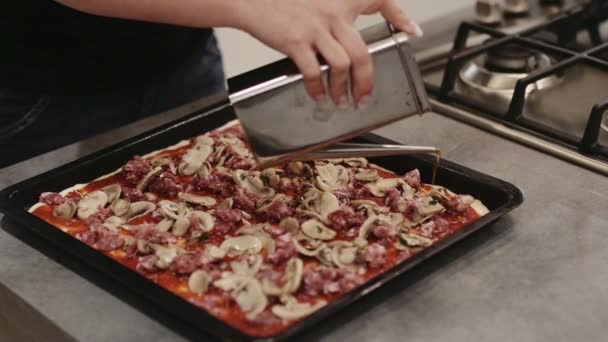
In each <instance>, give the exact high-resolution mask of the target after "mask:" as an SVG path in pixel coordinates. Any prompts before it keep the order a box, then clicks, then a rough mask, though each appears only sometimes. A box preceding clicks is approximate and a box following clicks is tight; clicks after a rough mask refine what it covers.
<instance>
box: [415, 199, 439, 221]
mask: <svg viewBox="0 0 608 342" xmlns="http://www.w3.org/2000/svg"><path fill="white" fill-rule="evenodd" d="M416 210H417V212H418V214H420V215H421V216H423V217H426V216H432V215H435V214H438V213H440V212H442V211H444V210H445V208H444V207H443V206H442V205H441V203H439V201H437V200H436V199H434V198H433V197H423V198H422V199H421V201H420V203H419V204H418V206H417V207H416Z"/></svg>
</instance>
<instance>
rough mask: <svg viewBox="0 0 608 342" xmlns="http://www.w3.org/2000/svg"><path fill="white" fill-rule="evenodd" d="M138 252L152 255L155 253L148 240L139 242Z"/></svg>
mask: <svg viewBox="0 0 608 342" xmlns="http://www.w3.org/2000/svg"><path fill="white" fill-rule="evenodd" d="M137 251H138V252H139V253H141V254H150V253H152V252H154V249H152V246H150V243H148V241H146V240H137Z"/></svg>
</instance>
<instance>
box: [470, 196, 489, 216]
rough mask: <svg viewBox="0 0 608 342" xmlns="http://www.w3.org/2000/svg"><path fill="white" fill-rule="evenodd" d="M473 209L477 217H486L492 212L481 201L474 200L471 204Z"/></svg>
mask: <svg viewBox="0 0 608 342" xmlns="http://www.w3.org/2000/svg"><path fill="white" fill-rule="evenodd" d="M471 208H473V210H475V212H476V213H477V215H479V217H482V216H485V215H487V214H489V213H490V210H489V209H488V207H486V206H485V205H484V204H483V203H481V201H480V200H474V201H473V202H472V203H471Z"/></svg>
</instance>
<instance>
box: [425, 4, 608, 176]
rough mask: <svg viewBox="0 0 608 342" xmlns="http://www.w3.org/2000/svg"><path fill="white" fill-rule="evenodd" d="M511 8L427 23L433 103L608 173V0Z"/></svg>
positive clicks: (482, 7) (483, 8)
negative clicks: (436, 28) (439, 28)
mask: <svg viewBox="0 0 608 342" xmlns="http://www.w3.org/2000/svg"><path fill="white" fill-rule="evenodd" d="M502 6H503V7H501V6H500V5H498V2H497V1H495V0H493V1H489V0H479V1H478V2H477V7H476V10H475V9H471V10H470V11H466V12H463V13H460V14H459V15H457V16H454V17H455V18H453V20H454V23H453V25H452V27H451V28H450V29H447V30H443V31H440V32H433V28H432V27H428V28H427V30H425V31H430V33H431V37H430V39H429V41H430V42H431V43H430V44H429V45H428V48H427V47H424V46H423V47H422V48H421V49H419V51H418V53H417V57H418V60H419V62H420V63H421V66H422V69H423V76H424V79H425V83H426V85H427V88H428V89H429V92H430V94H431V95H432V97H433V98H434V99H433V101H432V102H433V103H432V104H433V107H434V110H435V111H438V112H440V113H442V114H445V115H448V116H450V117H453V118H456V119H458V120H461V121H465V122H467V123H469V124H473V125H475V126H478V127H480V128H483V129H485V130H489V131H492V132H494V133H496V134H499V135H501V136H504V137H507V138H510V139H513V140H516V141H518V142H520V143H523V144H526V145H528V146H531V147H533V148H537V149H540V150H543V151H545V152H548V153H550V154H553V155H555V156H556V157H559V158H562V159H564V160H567V161H570V162H573V163H576V164H578V165H581V166H584V167H587V168H589V169H592V170H594V171H596V172H600V173H602V174H606V175H608V115H605V114H604V112H606V111H607V110H608V1H601V0H595V1H555V0H553V1H541V0H537V1H534V0H531V1H516V0H510V1H509V0H505V2H504V3H503V5H502ZM514 9H517V11H514ZM513 12H517V13H513ZM439 26H442V27H444V28H445V27H446V26H445V23H442V25H439Z"/></svg>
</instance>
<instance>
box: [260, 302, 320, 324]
mask: <svg viewBox="0 0 608 342" xmlns="http://www.w3.org/2000/svg"><path fill="white" fill-rule="evenodd" d="M326 304H327V302H326V301H324V300H318V301H317V302H316V303H314V304H310V303H300V302H298V301H297V300H296V299H295V298H290V299H288V300H287V301H286V303H285V304H284V305H278V304H277V305H275V306H273V307H272V309H271V311H272V313H273V314H275V315H276V316H277V317H279V318H282V319H284V320H286V321H291V320H295V319H299V318H302V317H305V316H308V315H310V314H312V313H313V312H315V311H317V310H319V309H320V308H322V307H324V306H325V305H326Z"/></svg>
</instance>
